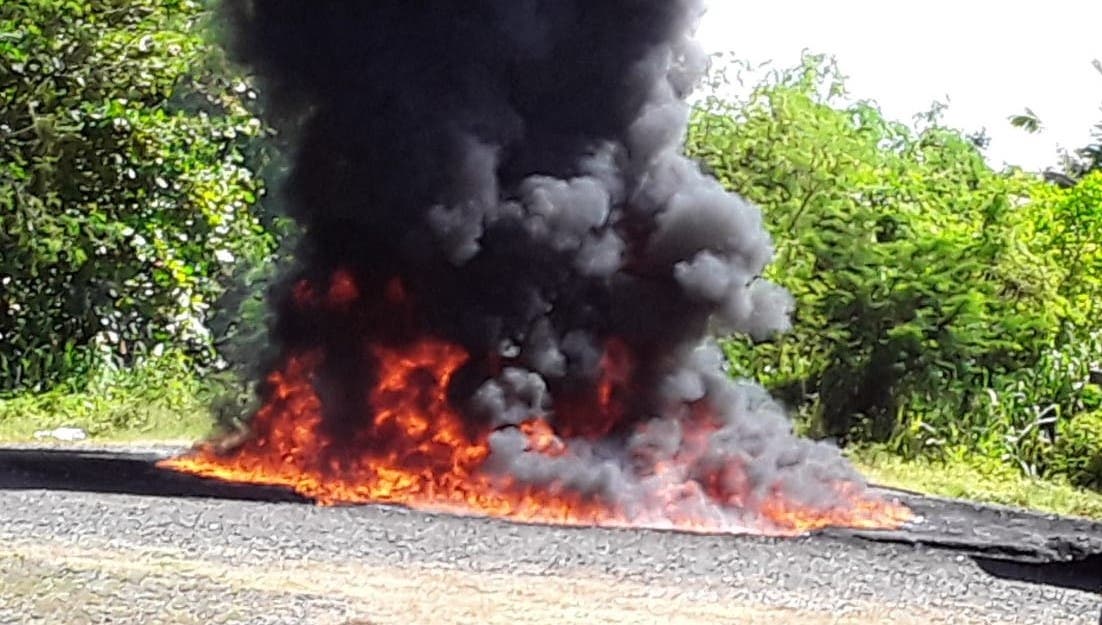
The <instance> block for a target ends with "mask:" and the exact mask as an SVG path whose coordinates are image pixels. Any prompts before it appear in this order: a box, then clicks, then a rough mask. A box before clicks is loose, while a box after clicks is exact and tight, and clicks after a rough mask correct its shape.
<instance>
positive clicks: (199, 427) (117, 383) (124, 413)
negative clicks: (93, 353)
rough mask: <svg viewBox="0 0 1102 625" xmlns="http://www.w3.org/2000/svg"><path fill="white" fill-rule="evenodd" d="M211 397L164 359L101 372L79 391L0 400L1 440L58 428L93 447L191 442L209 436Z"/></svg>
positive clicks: (181, 364) (176, 363)
mask: <svg viewBox="0 0 1102 625" xmlns="http://www.w3.org/2000/svg"><path fill="white" fill-rule="evenodd" d="M212 397H213V391H212V390H211V389H210V388H208V387H207V386H206V385H204V384H203V383H202V382H201V381H200V380H199V379H198V378H196V377H195V376H194V375H193V374H192V373H191V372H190V371H189V370H188V369H187V365H186V362H185V361H183V360H181V359H179V358H177V357H170V356H165V357H162V358H160V359H158V360H156V361H152V362H149V363H147V364H145V365H142V366H139V367H134V368H129V369H116V370H109V371H104V372H102V373H100V374H98V375H97V377H96V378H95V379H93V380H91V381H90V382H89V383H88V384H87V385H86V386H85V387H84V388H81V389H71V388H65V387H60V388H55V389H52V390H50V391H47V392H44V393H22V394H19V395H15V396H11V397H5V398H0V440H4V441H9V442H11V441H15V442H22V441H29V440H34V439H35V438H36V437H35V433H36V432H39V431H44V430H53V429H55V428H61V427H68V428H79V429H81V430H83V431H84V432H85V433H86V434H87V436H88V437H89V438H90V439H91V440H93V441H96V440H98V441H104V442H132V441H140V440H141V441H152V440H160V441H167V440H194V439H196V438H200V437H202V436H204V435H206V434H207V433H209V432H210V430H211V425H212V423H213V421H212V419H211V412H210V408H209V407H210V402H211V399H212Z"/></svg>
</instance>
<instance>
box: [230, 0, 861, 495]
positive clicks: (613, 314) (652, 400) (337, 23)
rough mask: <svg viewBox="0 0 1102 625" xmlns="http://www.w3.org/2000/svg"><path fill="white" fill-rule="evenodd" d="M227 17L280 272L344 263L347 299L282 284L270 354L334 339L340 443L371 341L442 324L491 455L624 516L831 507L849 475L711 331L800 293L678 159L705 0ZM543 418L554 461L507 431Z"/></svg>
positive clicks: (495, 0) (776, 325)
mask: <svg viewBox="0 0 1102 625" xmlns="http://www.w3.org/2000/svg"><path fill="white" fill-rule="evenodd" d="M224 11H225V15H226V17H228V18H229V19H230V22H229V23H230V24H231V25H232V32H233V42H234V45H235V51H236V53H237V56H238V58H239V59H240V60H242V61H244V62H245V63H247V64H249V65H250V66H251V67H253V68H254V69H255V71H256V72H257V74H258V75H259V77H260V78H261V79H262V81H263V90H264V92H265V93H266V105H267V107H268V113H267V116H268V118H269V121H270V122H271V123H272V124H273V125H274V126H276V128H277V129H278V130H280V131H281V133H282V135H283V136H284V137H285V138H287V139H288V140H289V143H290V144H291V145H292V146H293V147H292V148H291V150H292V151H291V154H292V155H293V159H292V160H293V168H292V170H291V171H290V172H289V174H288V176H287V179H286V180H285V181H284V187H285V193H286V195H287V200H288V203H289V205H290V207H291V214H292V216H293V217H294V218H295V219H296V220H297V222H298V223H299V224H300V226H301V228H302V232H303V241H302V244H301V249H299V250H298V259H299V261H298V262H299V265H298V268H297V269H296V273H295V275H294V276H291V279H290V280H289V281H288V282H289V283H297V282H301V281H305V282H307V283H309V284H311V285H315V286H316V288H317V289H318V290H324V289H325V288H327V287H326V286H325V285H328V284H330V280H331V279H332V276H333V275H334V273H335V272H338V271H341V270H343V271H348V272H350V273H351V275H352V276H353V277H354V282H355V284H356V285H357V286H358V296H359V297H358V299H356V301H355V303H354V304H351V305H349V306H347V307H343V308H338V309H325V310H318V309H316V308H310V307H305V308H304V307H303V306H302V304H301V300H300V299H296V297H295V296H294V295H293V290H292V289H287V290H285V291H283V292H282V293H281V295H279V296H278V297H276V301H275V302H274V306H275V308H276V313H277V314H276V317H277V321H276V323H275V326H274V328H273V332H272V334H273V340H274V342H275V343H276V344H277V345H278V346H279V348H280V349H281V350H282V353H290V352H294V351H300V350H302V349H306V348H312V349H316V348H321V349H322V350H323V352H324V353H325V355H326V358H325V365H324V367H323V369H322V370H321V371H320V372H319V375H318V380H317V386H318V389H319V393H320V394H321V396H322V398H323V402H324V405H325V420H324V422H325V426H326V427H327V428H329V429H331V430H332V433H333V434H335V435H336V436H337V438H336V439H337V440H341V435H342V434H347V433H348V432H349V431H351V430H355V429H356V428H357V427H358V426H359V424H362V423H363V420H364V419H365V418H370V416H369V415H370V413H371V407H370V406H369V405H367V393H365V392H364V388H365V385H366V384H367V380H369V379H370V375H371V369H372V366H373V365H372V361H371V356H370V351H369V350H367V349H366V346H367V345H369V344H376V345H380V344H381V345H387V344H395V345H400V344H403V343H404V342H409V341H411V340H414V339H416V338H417V337H423V336H432V337H436V338H439V339H442V340H447V341H449V342H452V343H456V344H459V345H462V346H463V347H464V348H465V349H466V350H467V351H468V352H469V353H470V355H471V360H470V361H469V362H468V364H467V365H466V366H465V368H464V369H463V371H462V372H461V374H460V375H458V376H457V377H456V378H455V380H454V381H453V383H452V388H451V389H450V393H451V399H452V403H453V404H454V405H455V407H456V408H457V409H459V410H461V411H462V412H463V414H464V415H465V417H466V418H467V419H468V421H469V422H470V424H471V427H472V428H473V429H477V428H483V429H487V428H490V429H494V430H495V432H494V434H493V435H492V437H491V443H492V450H493V453H492V455H491V457H490V460H489V461H488V462H487V466H486V470H488V471H500V472H506V473H508V474H510V475H512V476H513V477H515V478H518V479H520V480H522V481H524V482H527V483H535V484H542V483H547V484H551V483H554V484H556V485H560V486H565V487H567V488H571V489H575V490H579V491H583V492H586V493H590V494H594V495H597V496H600V497H603V498H606V499H608V500H610V501H613V502H616V503H618V504H620V505H623V506H625V507H631V506H642V507H644V508H645V507H646V505H647V501H648V500H649V498H650V497H652V496H653V494H654V492H656V490H657V489H661V488H662V487H663V486H664V485H668V484H669V483H674V482H676V483H679V484H689V485H691V486H694V487H697V488H696V491H694V492H686V493H685V494H684V496H683V497H682V501H681V503H680V504H679V505H682V506H691V507H693V508H694V510H697V511H698V513H700V514H717V513H718V512H717V510H718V508H717V506H716V503H715V502H716V501H720V502H723V501H728V499H727V497H728V495H730V494H731V493H735V492H736V491H737V492H740V493H742V492H750V493H756V494H758V495H763V494H765V493H766V492H768V491H771V490H774V489H781V490H782V491H783V492H784V493H785V494H786V495H787V496H789V497H792V498H795V499H796V500H798V501H801V502H807V503H823V498H824V497H829V493H830V492H832V490H831V489H830V488H825V487H824V486H825V485H826V484H827V483H834V482H836V481H838V480H843V481H853V482H855V483H857V482H859V479H858V478H857V476H856V475H855V474H854V473H853V472H852V470H851V469H850V468H849V467H848V466H847V465H846V464H845V462H844V461H843V460H842V459H841V457H840V456H839V454H838V453H837V451H836V450H834V449H832V448H829V447H826V446H824V445H819V444H813V443H811V442H809V441H805V440H800V439H798V438H796V437H795V436H794V435H793V434H792V431H791V427H790V425H789V422H788V420H787V418H786V416H785V414H784V411H783V410H782V409H781V408H780V406H778V405H777V404H776V403H775V402H774V401H772V400H771V399H770V398H769V397H768V395H767V394H766V393H765V392H764V391H763V390H762V389H760V388H759V387H757V386H755V385H753V384H750V383H745V382H736V381H732V380H731V379H729V377H728V376H727V375H726V374H725V372H724V364H723V359H722V356H721V354H720V352H719V350H718V349H717V348H716V347H715V346H714V345H713V344H712V342H711V341H710V339H709V336H710V335H711V334H712V333H715V332H738V333H746V334H749V335H752V336H754V337H758V338H761V337H766V336H769V335H771V334H773V333H775V332H779V331H783V330H785V329H786V328H787V325H788V312H789V309H790V307H791V300H790V298H789V297H788V295H787V294H786V293H785V292H784V291H783V290H781V289H779V288H777V287H775V286H774V285H772V284H770V283H768V282H766V281H764V280H762V279H761V278H760V275H761V273H762V271H763V269H764V267H765V266H766V264H767V263H768V261H769V260H770V258H771V255H772V248H771V242H770V237H769V236H768V234H767V233H766V231H765V230H764V228H763V225H762V219H761V215H760V212H759V210H758V209H757V208H756V207H754V206H752V205H750V204H749V203H747V202H746V201H745V200H743V199H742V198H740V197H738V196H737V195H733V194H731V193H728V192H726V191H725V190H724V189H723V188H722V187H721V186H720V185H719V184H718V183H717V182H716V181H715V180H713V179H711V178H709V177H707V176H705V175H703V174H702V173H701V170H700V168H699V167H698V166H697V165H696V164H695V163H693V162H692V161H690V160H689V159H687V158H686V157H685V156H684V155H683V154H682V152H681V146H682V140H683V136H684V132H685V130H686V127H687V124H688V117H689V106H688V105H687V104H686V103H685V98H686V97H687V96H688V95H689V93H690V91H691V89H692V87H693V85H694V83H695V82H696V80H697V79H698V78H699V77H700V76H701V74H702V72H703V71H704V70H705V69H706V65H707V63H706V57H705V55H704V54H702V52H701V51H700V50H699V49H698V48H697V47H695V46H694V44H693V43H692V41H691V33H692V29H693V27H694V24H695V22H696V20H697V19H698V18H699V17H700V15H701V12H702V6H701V2H699V1H696V0H433V1H426V0H421V1H417V0H375V1H366V0H365V1H361V2H355V1H352V0H347V1H338V0H317V1H314V2H303V1H302V0H254V1H249V0H227V1H226V2H225V3H224ZM395 278H398V279H400V283H401V288H402V289H403V290H404V291H405V292H406V293H408V296H409V301H411V302H415V305H412V306H411V307H409V308H408V310H407V309H404V308H403V309H402V310H403V311H404V312H402V314H395V310H396V309H395V307H394V306H393V302H392V301H391V302H390V303H387V302H388V301H389V300H388V298H387V297H386V294H387V293H388V292H389V291H388V289H390V290H393V288H394V282H393V281H394V279H395ZM616 346H620V347H616ZM617 350H622V351H623V352H624V353H626V354H628V355H629V356H628V358H629V359H630V362H631V363H633V366H632V367H631V368H630V375H629V376H628V378H627V379H626V380H624V381H623V383H622V384H620V385H619V386H618V388H617V393H618V400H617V405H618V406H620V408H619V412H618V413H617V414H616V415H614V416H610V415H609V414H607V412H605V413H602V412H601V411H600V410H598V409H597V406H598V402H597V401H596V395H597V393H598V392H599V391H598V386H599V380H600V379H601V377H602V371H603V370H605V369H607V364H608V359H609V357H610V353H611V352H614V351H617ZM602 363H604V365H605V366H603V365H602ZM606 373H607V372H606ZM701 414H704V415H705V417H703V418H704V419H705V421H708V422H709V423H711V425H710V426H709V427H707V428H703V429H701V427H700V426H699V421H700V419H701V418H702V417H701V416H700V415H701ZM533 416H540V417H542V418H545V419H547V420H548V421H549V422H551V423H552V424H553V425H554V427H555V429H556V431H558V432H559V433H560V434H561V435H563V436H564V438H566V439H567V443H568V445H567V447H568V449H569V452H568V453H567V454H566V455H564V456H560V457H554V458H553V457H548V456H545V455H541V454H537V453H533V452H530V451H527V450H526V447H525V439H524V436H523V435H522V434H521V433H520V432H519V431H518V430H517V429H516V428H514V427H512V426H515V425H517V424H518V423H520V422H522V421H524V420H527V419H530V418H532V417H533ZM695 432H703V434H702V436H703V439H702V440H698V439H697V438H696V437H695V436H694V433H695ZM675 457H677V458H679V462H678V463H676V464H677V466H678V468H677V469H676V470H675V471H672V472H671V471H669V470H668V469H667V470H664V471H662V472H659V471H657V470H656V467H658V466H666V464H662V463H665V461H667V460H670V459H673V458H675ZM689 491H693V489H692V488H690V489H689ZM750 500H751V501H752V497H751V499H750ZM740 501H746V498H744V497H741V498H740ZM748 505H749V504H748Z"/></svg>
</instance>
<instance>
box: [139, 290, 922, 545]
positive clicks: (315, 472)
mask: <svg viewBox="0 0 1102 625" xmlns="http://www.w3.org/2000/svg"><path fill="white" fill-rule="evenodd" d="M321 291H322V293H325V295H322V296H320V298H321V299H324V300H326V303H327V305H339V306H346V305H348V304H349V303H351V302H352V301H353V300H355V299H356V298H357V297H359V289H358V288H357V285H356V283H355V281H354V280H353V279H352V278H351V276H349V275H346V274H341V273H338V274H337V275H336V276H335V277H334V278H333V279H332V280H331V281H330V283H329V285H327V288H325V289H321ZM292 296H293V297H294V298H295V300H296V302H297V303H298V304H299V305H302V306H308V305H314V304H316V303H317V300H318V298H319V295H318V290H317V289H312V288H309V287H308V286H305V285H299V286H297V287H296V288H295V289H294V290H293V291H292ZM406 297H407V295H406V292H405V290H404V288H403V287H402V285H401V283H400V282H397V281H392V282H390V283H389V284H388V285H387V287H386V289H385V298H384V299H385V300H387V301H388V302H390V304H392V305H397V304H399V303H402V302H405V300H406ZM367 349H368V350H369V352H370V354H371V357H372V360H373V362H374V365H375V367H374V370H375V374H374V376H373V380H365V383H364V388H365V389H366V390H365V393H366V394H367V405H368V406H369V408H370V411H369V412H370V414H365V415H363V421H362V422H361V423H356V424H354V426H355V427H354V428H353V429H354V434H353V435H351V436H344V437H338V436H334V435H333V434H332V433H330V432H328V431H327V430H326V427H325V423H324V418H323V415H324V405H323V404H324V403H323V400H322V397H321V396H320V394H319V391H318V386H317V382H318V375H319V369H320V368H321V367H322V366H323V364H324V361H325V354H323V353H321V351H320V350H314V351H309V350H308V351H303V352H301V353H294V354H292V355H290V356H289V357H287V358H286V359H285V364H284V365H283V366H282V367H281V368H280V369H279V370H277V371H275V372H274V373H272V374H271V375H270V376H269V378H268V382H269V384H270V388H271V391H270V393H269V397H268V401H267V403H266V404H265V405H264V406H263V407H262V408H261V409H260V410H259V411H257V413H256V414H255V415H254V417H253V420H252V423H251V427H252V436H251V438H249V439H247V440H246V441H245V442H244V443H242V444H240V445H239V446H238V447H236V448H235V449H233V450H231V451H230V452H227V453H222V452H219V451H216V450H215V449H214V448H213V447H211V446H206V447H200V448H198V449H196V450H195V451H194V452H192V453H190V454H188V455H185V456H182V457H179V458H174V459H169V460H166V461H163V462H161V463H160V465H159V466H161V467H163V468H166V469H172V470H176V471H180V472H186V473H190V474H194V475H197V476H202V477H206V478H214V479H219V480H226V481H232V482H245V483H254V484H265V485H275V486H282V487H288V488H291V489H293V490H294V491H296V492H298V493H300V494H302V495H304V496H305V497H308V498H310V499H313V500H315V501H316V502H318V503H319V504H322V505H335V504H359V503H390V504H401V505H405V506H410V507H414V508H420V509H427V510H434V511H445V512H455V513H464V514H472V513H473V514H480V515H487V516H495V517H503V518H509V519H514V520H519V521H526V522H538V523H556V524H570V525H601V526H649V527H661V528H670V529H680V530H687V531H704V532H719V531H754V532H759V533H767V534H783V535H792V534H800V533H804V532H807V531H811V530H815V529H819V528H823V527H827V526H849V527H861V528H885V527H896V526H898V525H900V524H902V523H904V522H906V521H907V520H908V519H909V518H910V513H909V511H908V510H907V509H906V508H905V507H903V506H901V505H899V504H895V503H891V502H884V501H880V500H877V499H872V498H869V497H868V496H866V495H864V494H863V493H860V492H857V491H853V492H841V494H842V495H843V497H842V501H843V502H845V505H842V506H839V507H836V508H832V509H827V510H823V509H807V508H801V507H800V506H796V505H794V504H792V502H790V501H788V500H787V499H785V498H784V497H783V496H782V495H781V494H780V493H779V492H777V493H774V494H772V495H770V496H769V497H767V498H765V499H764V500H760V501H754V502H752V503H753V504H754V507H755V508H756V512H757V515H758V516H760V519H758V520H757V521H755V522H752V523H750V524H747V521H746V517H745V516H738V517H736V516H731V517H729V518H728V517H724V516H718V517H717V516H715V515H701V514H693V513H687V512H685V510H687V509H688V508H684V507H682V506H681V505H680V503H681V502H683V501H686V500H692V499H693V498H701V497H703V498H708V499H710V500H711V501H718V502H719V504H720V505H722V506H726V507H728V508H730V509H732V510H737V509H738V508H740V507H743V506H746V505H747V504H749V503H751V502H749V501H747V500H746V497H745V494H744V493H741V492H740V491H739V489H738V488H735V490H734V492H733V493H732V492H731V487H730V485H731V484H736V485H737V484H739V483H740V482H739V480H740V479H741V477H740V476H741V472H740V468H739V467H737V466H734V465H730V466H724V467H722V468H720V469H718V470H717V471H716V472H715V473H714V474H712V475H708V476H705V477H704V478H703V479H701V478H699V476H698V477H697V478H692V477H690V476H688V475H686V471H685V469H684V467H686V466H690V465H692V464H693V463H694V462H696V461H697V460H699V459H700V457H701V455H702V454H703V453H704V450H705V448H706V439H707V437H708V435H709V434H711V433H712V432H714V431H715V430H716V428H717V427H718V426H717V424H714V423H712V422H711V421H710V420H709V418H708V415H707V414H706V413H702V414H699V415H696V416H695V417H694V418H693V419H692V420H691V422H690V426H688V427H686V431H685V443H684V445H683V447H682V451H681V455H680V456H679V457H678V458H675V459H674V460H673V461H669V462H658V463H656V464H654V466H653V476H651V477H652V479H653V480H655V483H657V484H659V486H658V487H656V488H655V489H654V490H653V492H652V493H650V494H649V495H648V497H647V501H646V505H645V506H644V507H645V508H646V509H644V510H638V509H633V510H630V511H629V510H625V509H622V508H621V507H620V506H619V505H617V504H615V503H612V502H608V501H602V500H601V499H600V498H599V497H596V496H592V495H590V496H584V495H582V494H578V493H573V492H571V491H570V490H569V489H566V488H562V487H561V485H558V484H550V485H546V484H545V485H543V486H533V485H525V484H522V483H520V482H519V481H517V480H516V479H515V478H512V477H510V476H508V475H500V474H495V473H494V472H491V471H487V470H485V465H486V463H487V459H488V458H489V457H490V455H491V445H490V437H491V434H492V432H491V431H490V430H489V428H486V429H485V430H484V431H472V426H471V425H470V424H469V423H468V422H467V421H465V420H464V419H463V417H462V416H461V415H460V413H459V412H457V411H456V409H455V408H454V407H453V406H452V405H451V402H450V400H449V397H448V389H449V388H450V385H451V383H452V380H453V377H454V375H455V374H456V372H457V371H458V370H459V369H460V367H461V366H463V364H464V363H465V362H466V361H467V360H468V354H466V353H465V352H464V350H463V349H462V348H460V347H457V346H455V345H452V344H449V343H447V342H445V341H441V340H437V339H428V338H426V339H421V340H419V341H415V342H413V343H412V344H410V345H407V346H404V347H383V346H378V345H376V346H368V347H367ZM602 366H603V369H602V371H603V376H602V379H601V381H600V383H599V384H598V385H597V388H596V395H597V397H596V398H594V399H595V403H596V407H591V410H599V411H608V412H609V413H610V415H606V417H608V418H605V419H603V420H599V421H596V423H598V424H605V425H598V427H597V428H596V429H595V430H594V429H592V428H591V429H589V430H588V431H587V430H585V429H580V428H579V427H578V424H579V423H581V421H579V420H577V419H570V418H566V419H564V420H562V425H561V426H560V425H559V420H558V419H552V420H551V421H550V422H549V421H548V420H544V419H541V418H532V419H530V420H528V421H525V422H523V423H520V424H519V425H517V426H515V429H516V431H517V432H519V433H520V434H521V435H522V436H523V437H524V440H525V441H526V453H535V454H540V455H543V456H546V457H547V458H555V459H561V460H568V461H569V458H567V456H568V455H569V453H570V447H569V440H570V439H568V438H564V437H563V436H562V431H557V428H559V427H565V428H566V429H567V436H588V437H590V438H591V439H592V438H594V437H598V436H603V435H605V434H607V432H608V431H609V430H610V428H612V427H613V426H614V425H615V424H616V423H617V422H618V418H614V417H615V415H617V414H619V413H620V412H621V411H622V410H623V409H624V408H623V405H622V402H620V401H618V400H617V399H616V395H617V393H618V392H621V391H622V389H623V383H624V382H625V380H626V379H627V378H628V376H629V371H630V368H631V366H630V359H629V358H628V355H627V352H626V347H625V346H623V345H621V344H618V343H616V342H612V343H610V346H609V352H608V354H606V357H605V359H604V361H603V363H602ZM638 427H641V428H642V427H646V426H638ZM719 483H724V484H726V485H727V486H726V491H723V490H722V489H719V488H718V486H716V485H717V484H719ZM845 488H847V486H845V485H842V486H839V489H845ZM735 518H738V521H737V522H736V521H734V520H733V519H735Z"/></svg>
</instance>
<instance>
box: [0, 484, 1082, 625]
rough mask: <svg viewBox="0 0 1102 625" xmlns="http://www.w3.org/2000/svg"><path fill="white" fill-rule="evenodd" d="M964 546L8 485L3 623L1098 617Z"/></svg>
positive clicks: (898, 624) (382, 624)
mask: <svg viewBox="0 0 1102 625" xmlns="http://www.w3.org/2000/svg"><path fill="white" fill-rule="evenodd" d="M1100 607H1102V598H1100V597H1099V596H1098V595H1093V594H1090V593H1086V592H1079V591H1068V590H1059V589H1054V588H1048V587H1042V586H1033V585H1028V584H1023V583H1019V582H1008V581H1002V580H998V579H995V578H992V577H990V576H988V575H986V574H985V573H983V572H982V571H981V570H980V569H979V568H978V567H977V566H976V565H975V564H974V563H973V562H972V561H971V560H968V559H966V558H964V557H960V556H954V555H952V554H950V553H946V552H937V551H929V550H924V549H916V548H913V547H907V546H895V545H889V544H883V545H879V544H862V543H859V542H852V541H845V540H841V539H831V538H823V537H818V538H808V539H801V540H791V541H778V540H769V539H757V538H746V537H732V536H697V535H686V534H676V533H669V532H653V531H627V530H601V529H569V528H551V527H537V526H521V525H512V524H508V523H503V522H498V521H492V520H486V519H470V518H456V517H447V516H433V515H427V514H422V513H417V512H412V511H407V510H402V509H394V508H382V507H359V508H316V507H312V506H304V505H298V504H288V503H285V504H274V503H260V502H241V501H231V500H203V499H178V498H177V499H171V498H160V497H139V496H133V495H107V494H97V493H87V492H61V491H42V490H8V491H5V490H0V623H3V624H4V625H7V624H9V623H12V624H15V623H43V624H47V623H48V624H50V625H53V624H72V625H84V624H92V623H149V624H165V625H193V624H194V625H200V624H201V625H221V624H229V623H233V624H249V625H253V624H256V625H262V624H263V625H266V624H273V625H274V624H279V625H284V624H287V625H291V624H294V625H299V624H303V625H305V624H309V625H314V624H317V625H367V624H372V625H392V624H393V625H398V624H401V625H422V624H423V625H436V624H451V623H456V624H458V623H464V624H466V623H471V624H476V623H477V624H479V625H498V624H500V625H526V624H532V625H551V624H554V625H568V624H572V623H586V624H591V623H616V624H622V625H635V624H638V625H652V624H657V623H679V624H690V623H704V624H712V623H740V624H743V623H744V624H756V623H761V624H765V623H768V624H770V625H776V624H787V623H796V624H801V625H820V624H823V625H825V624H828V623H829V624H845V625H849V624H853V625H857V624H861V625H871V624H877V623H891V624H892V625H912V624H913V625H918V624H922V625H927V624H936V623H954V624H965V625H968V624H980V623H983V624H1010V623H1023V624H1025V623H1028V624H1031V625H1033V624H1040V623H1054V624H1055V623H1059V624H1062V625H1080V624H1082V625H1087V624H1089V625H1095V624H1096V623H1098V618H1099V609H1100Z"/></svg>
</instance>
